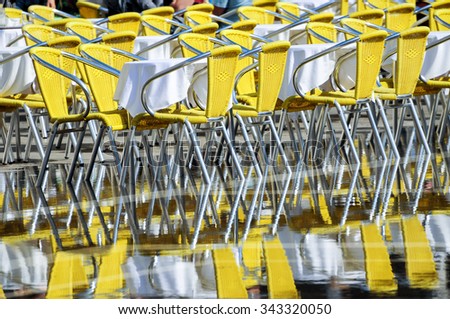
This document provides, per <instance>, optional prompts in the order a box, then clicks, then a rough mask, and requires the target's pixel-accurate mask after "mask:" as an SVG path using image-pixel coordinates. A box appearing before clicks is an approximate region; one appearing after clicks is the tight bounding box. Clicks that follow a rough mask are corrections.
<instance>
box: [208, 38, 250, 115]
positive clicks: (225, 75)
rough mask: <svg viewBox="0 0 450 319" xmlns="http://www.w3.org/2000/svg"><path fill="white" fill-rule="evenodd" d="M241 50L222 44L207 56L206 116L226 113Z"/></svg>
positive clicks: (235, 46) (234, 46) (237, 47)
mask: <svg viewBox="0 0 450 319" xmlns="http://www.w3.org/2000/svg"><path fill="white" fill-rule="evenodd" d="M241 52H242V50H241V48H240V47H239V46H237V45H230V46H223V47H220V48H217V49H214V50H212V51H211V56H210V57H209V58H208V98H207V103H206V112H205V115H206V117H208V118H216V117H221V116H225V115H226V113H227V111H228V107H229V105H230V103H229V102H230V98H231V93H232V91H233V86H234V79H235V76H236V66H237V61H238V57H239V54H240V53H241Z"/></svg>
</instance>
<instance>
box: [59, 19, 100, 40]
mask: <svg viewBox="0 0 450 319" xmlns="http://www.w3.org/2000/svg"><path fill="white" fill-rule="evenodd" d="M66 28H67V31H68V32H72V33H73V34H75V35H79V36H82V37H83V38H85V39H87V40H94V39H95V38H97V29H96V28H95V26H94V25H93V24H92V23H91V22H90V21H88V20H85V21H76V22H69V23H67V24H66Z"/></svg>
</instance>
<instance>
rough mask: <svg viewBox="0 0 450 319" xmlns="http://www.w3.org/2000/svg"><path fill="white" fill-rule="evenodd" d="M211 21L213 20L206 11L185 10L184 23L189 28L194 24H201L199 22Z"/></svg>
mask: <svg viewBox="0 0 450 319" xmlns="http://www.w3.org/2000/svg"><path fill="white" fill-rule="evenodd" d="M211 22H213V20H212V17H211V14H210V13H207V12H202V11H187V12H186V13H185V14H184V23H185V24H186V25H187V26H189V27H191V28H192V27H193V26H196V25H201V24H205V23H211Z"/></svg>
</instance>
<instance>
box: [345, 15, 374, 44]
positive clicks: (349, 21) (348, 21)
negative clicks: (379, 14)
mask: <svg viewBox="0 0 450 319" xmlns="http://www.w3.org/2000/svg"><path fill="white" fill-rule="evenodd" d="M339 23H340V24H341V26H342V27H343V28H344V29H345V30H348V31H349V32H350V33H345V38H346V39H347V40H348V39H352V38H354V37H355V36H356V35H354V34H352V33H357V34H367V33H370V32H374V31H377V30H378V29H375V28H374V27H371V26H369V25H368V24H367V23H366V21H364V20H360V19H354V18H344V19H342V20H341V21H339Z"/></svg>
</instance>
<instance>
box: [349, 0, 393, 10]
mask: <svg viewBox="0 0 450 319" xmlns="http://www.w3.org/2000/svg"><path fill="white" fill-rule="evenodd" d="M396 4H397V3H395V2H391V1H390V0H357V3H356V7H357V11H364V10H370V9H386V8H389V7H390V6H393V5H396Z"/></svg>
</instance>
